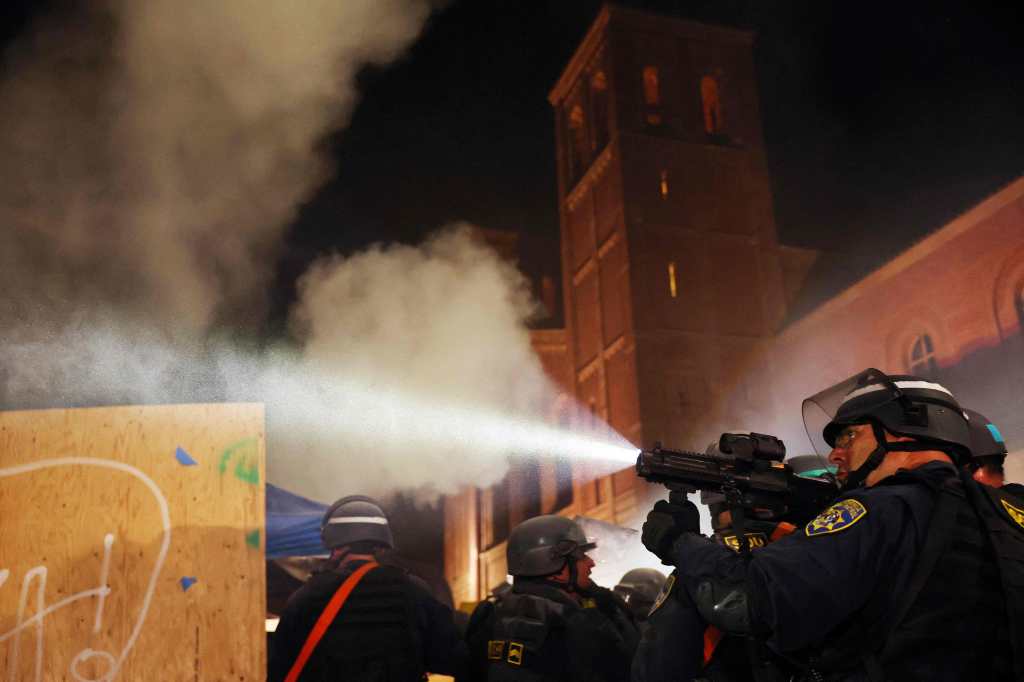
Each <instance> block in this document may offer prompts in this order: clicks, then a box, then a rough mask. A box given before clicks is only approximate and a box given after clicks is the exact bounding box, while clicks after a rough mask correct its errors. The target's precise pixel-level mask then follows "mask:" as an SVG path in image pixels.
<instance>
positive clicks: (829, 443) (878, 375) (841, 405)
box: [802, 369, 902, 457]
mask: <svg viewBox="0 0 1024 682" xmlns="http://www.w3.org/2000/svg"><path fill="white" fill-rule="evenodd" d="M901 396H902V393H901V392H900V389H899V388H897V386H896V384H895V382H894V381H893V380H892V379H890V378H889V377H888V376H887V375H886V374H885V373H884V372H882V371H880V370H877V369H866V370H864V371H863V372H858V373H857V374H855V375H853V376H852V377H850V378H849V379H845V380H843V381H840V382H839V383H837V384H834V385H833V386H829V387H828V388H826V389H825V390H823V391H819V392H818V393H815V394H814V395H812V396H811V397H810V398H807V399H805V400H804V402H803V406H802V412H803V420H804V429H805V430H806V431H807V438H808V439H810V441H811V445H812V446H813V447H814V451H815V452H816V453H818V455H820V456H822V457H825V456H827V455H828V454H829V453H830V452H831V451H832V447H833V445H834V444H835V438H836V436H837V435H838V434H839V432H840V431H841V430H842V429H843V427H845V426H848V425H850V424H863V423H865V422H866V421H868V419H869V417H870V416H871V415H872V413H874V412H875V411H876V410H878V409H879V408H880V407H882V406H883V405H886V404H888V403H892V402H893V401H896V400H899V399H900V397H901Z"/></svg>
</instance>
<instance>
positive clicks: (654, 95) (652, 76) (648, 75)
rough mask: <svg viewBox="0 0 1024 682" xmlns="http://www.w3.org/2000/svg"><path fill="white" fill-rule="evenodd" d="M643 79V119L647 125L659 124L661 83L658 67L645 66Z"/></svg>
mask: <svg viewBox="0 0 1024 682" xmlns="http://www.w3.org/2000/svg"><path fill="white" fill-rule="evenodd" d="M643 81H644V104H645V105H646V113H645V115H644V119H645V120H646V121H647V124H648V125H652V126H659V125H661V83H660V81H659V77H658V67H656V66H645V67H644V70H643Z"/></svg>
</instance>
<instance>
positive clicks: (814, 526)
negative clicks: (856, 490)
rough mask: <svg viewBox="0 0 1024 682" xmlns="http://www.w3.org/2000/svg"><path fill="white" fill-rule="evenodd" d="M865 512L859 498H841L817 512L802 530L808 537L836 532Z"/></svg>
mask: <svg viewBox="0 0 1024 682" xmlns="http://www.w3.org/2000/svg"><path fill="white" fill-rule="evenodd" d="M867 514H868V510H867V508H866V507H865V506H864V505H863V504H861V503H860V501H859V500H853V499H850V500H842V501H841V502H836V503H835V504H833V505H832V506H831V507H829V508H828V509H826V510H825V511H823V512H821V513H820V514H818V517H817V518H816V519H814V520H813V521H811V522H810V523H808V524H807V527H806V528H804V532H805V533H807V536H808V537H813V536H815V535H828V534H829V533H838V532H839V531H841V530H846V529H847V528H849V527H850V526H852V525H853V524H855V523H857V522H858V521H860V520H861V519H862V518H864V517H865V516H867Z"/></svg>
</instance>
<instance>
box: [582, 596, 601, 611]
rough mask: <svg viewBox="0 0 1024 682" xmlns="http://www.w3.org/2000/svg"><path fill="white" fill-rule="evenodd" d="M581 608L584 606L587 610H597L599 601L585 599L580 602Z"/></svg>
mask: <svg viewBox="0 0 1024 682" xmlns="http://www.w3.org/2000/svg"><path fill="white" fill-rule="evenodd" d="M580 606H582V607H583V608H585V609H596V608H597V601H596V600H594V599H591V598H590V597H584V598H583V599H581V600H580Z"/></svg>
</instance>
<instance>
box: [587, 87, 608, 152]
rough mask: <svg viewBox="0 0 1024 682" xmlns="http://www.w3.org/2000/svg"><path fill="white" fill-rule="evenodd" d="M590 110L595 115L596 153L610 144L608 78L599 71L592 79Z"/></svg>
mask: <svg viewBox="0 0 1024 682" xmlns="http://www.w3.org/2000/svg"><path fill="white" fill-rule="evenodd" d="M590 110H591V113H592V114H593V116H592V118H593V128H594V136H593V140H592V144H593V148H594V151H595V152H599V151H601V150H602V149H604V147H605V145H607V144H608V137H609V135H608V78H607V77H606V76H605V75H604V71H598V72H597V73H595V74H594V75H593V76H592V77H591V78H590Z"/></svg>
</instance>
